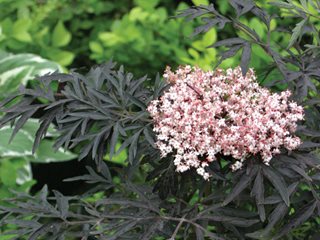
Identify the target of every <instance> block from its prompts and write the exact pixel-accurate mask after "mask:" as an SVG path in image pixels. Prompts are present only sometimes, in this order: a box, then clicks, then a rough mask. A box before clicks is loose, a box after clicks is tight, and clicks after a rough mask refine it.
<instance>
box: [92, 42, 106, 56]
mask: <svg viewBox="0 0 320 240" xmlns="http://www.w3.org/2000/svg"><path fill="white" fill-rule="evenodd" d="M89 47H90V50H91V51H92V52H94V53H99V54H102V53H103V47H102V46H101V44H100V43H98V42H94V41H92V42H90V43H89Z"/></svg>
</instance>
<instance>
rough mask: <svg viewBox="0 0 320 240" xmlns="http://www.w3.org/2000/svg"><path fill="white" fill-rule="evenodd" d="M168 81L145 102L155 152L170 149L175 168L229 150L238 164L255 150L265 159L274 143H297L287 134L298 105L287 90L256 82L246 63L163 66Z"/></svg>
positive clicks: (198, 165) (276, 147) (298, 116)
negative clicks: (210, 67)
mask: <svg viewBox="0 0 320 240" xmlns="http://www.w3.org/2000/svg"><path fill="white" fill-rule="evenodd" d="M163 76H164V78H165V79H166V80H167V81H168V82H169V83H171V85H172V86H171V87H170V88H169V89H168V91H166V92H165V93H164V95H163V96H161V97H160V99H159V100H154V101H152V102H151V103H150V105H149V106H148V111H149V113H150V115H151V117H152V118H153V121H154V129H153V130H154V131H155V132H156V133H157V143H156V145H157V147H158V148H159V149H160V152H161V156H162V157H165V156H166V155H168V154H170V153H171V154H173V156H174V164H175V166H176V171H178V172H184V171H187V170H189V169H190V168H195V169H196V170H197V173H198V174H200V175H202V176H203V178H204V179H208V178H209V177H210V174H209V173H208V172H207V171H206V170H205V167H207V166H208V164H209V163H210V162H212V161H214V160H215V159H216V155H217V154H218V153H220V154H222V155H231V156H232V157H233V158H234V159H236V162H235V163H234V164H233V165H232V169H233V170H237V169H240V168H241V167H242V164H243V162H244V161H245V160H246V158H247V157H248V156H249V155H258V154H260V156H261V158H262V160H263V162H264V163H265V164H267V165H268V164H269V162H270V160H271V158H272V156H273V155H274V154H278V153H280V147H282V146H284V147H285V148H287V149H288V150H293V149H295V148H297V146H298V145H299V144H300V143H301V141H300V139H299V138H298V137H296V136H293V135H292V133H293V132H294V131H295V130H296V127H297V124H296V122H297V121H298V120H302V119H303V108H302V107H301V106H298V105H297V104H296V103H295V102H293V101H289V99H288V98H289V96H290V95H291V93H290V91H288V90H287V91H284V92H281V93H280V94H277V93H271V92H270V91H269V90H268V89H266V88H263V87H261V86H259V85H258V83H257V82H256V76H255V74H254V72H253V70H252V69H250V70H249V71H248V73H247V74H246V76H243V75H242V72H241V68H240V67H237V68H235V69H231V68H230V69H227V70H226V71H223V70H221V69H218V70H216V71H215V72H213V71H208V72H204V71H202V70H201V69H199V68H197V67H193V68H192V67H190V66H185V67H180V68H179V69H178V70H177V71H176V72H175V73H174V72H172V71H170V68H167V69H166V71H165V74H164V75H163Z"/></svg>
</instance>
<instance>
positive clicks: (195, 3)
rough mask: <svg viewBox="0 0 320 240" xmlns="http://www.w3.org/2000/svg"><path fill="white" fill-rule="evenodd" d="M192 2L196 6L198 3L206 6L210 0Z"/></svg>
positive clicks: (193, 0)
mask: <svg viewBox="0 0 320 240" xmlns="http://www.w3.org/2000/svg"><path fill="white" fill-rule="evenodd" d="M192 3H193V4H194V5H196V6H198V5H206V6H208V5H209V3H210V2H209V1H208V0H192Z"/></svg>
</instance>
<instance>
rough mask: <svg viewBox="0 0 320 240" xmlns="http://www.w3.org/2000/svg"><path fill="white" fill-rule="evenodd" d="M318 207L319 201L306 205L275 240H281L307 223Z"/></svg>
mask: <svg viewBox="0 0 320 240" xmlns="http://www.w3.org/2000/svg"><path fill="white" fill-rule="evenodd" d="M316 207H317V201H312V202H311V203H308V204H306V205H304V206H303V207H302V208H300V209H299V210H298V212H297V213H296V214H295V215H294V216H293V218H292V219H289V223H287V224H286V225H285V226H284V227H283V228H282V229H281V230H280V232H279V233H278V234H277V235H276V236H275V237H274V238H273V239H279V238H280V237H282V236H283V235H285V234H287V233H288V232H290V231H291V230H292V229H294V228H296V227H298V226H299V225H300V224H302V223H304V222H306V221H307V220H308V219H309V218H310V217H311V216H312V214H313V212H314V210H315V209H316Z"/></svg>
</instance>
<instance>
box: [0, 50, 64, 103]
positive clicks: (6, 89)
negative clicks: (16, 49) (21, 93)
mask: <svg viewBox="0 0 320 240" xmlns="http://www.w3.org/2000/svg"><path fill="white" fill-rule="evenodd" d="M57 70H58V71H62V68H61V66H60V65H59V64H57V63H55V62H51V61H49V60H47V59H44V58H41V57H39V56H37V55H34V54H16V55H15V54H9V53H4V52H0V99H1V98H4V97H6V96H8V94H10V93H12V92H14V91H16V90H17V89H18V87H19V86H20V85H21V84H24V85H26V84H27V83H28V81H30V80H32V79H33V78H34V77H35V76H37V75H44V74H47V73H49V72H54V71H57Z"/></svg>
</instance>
